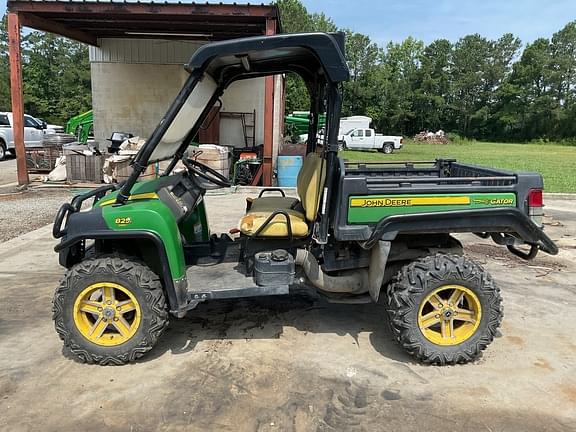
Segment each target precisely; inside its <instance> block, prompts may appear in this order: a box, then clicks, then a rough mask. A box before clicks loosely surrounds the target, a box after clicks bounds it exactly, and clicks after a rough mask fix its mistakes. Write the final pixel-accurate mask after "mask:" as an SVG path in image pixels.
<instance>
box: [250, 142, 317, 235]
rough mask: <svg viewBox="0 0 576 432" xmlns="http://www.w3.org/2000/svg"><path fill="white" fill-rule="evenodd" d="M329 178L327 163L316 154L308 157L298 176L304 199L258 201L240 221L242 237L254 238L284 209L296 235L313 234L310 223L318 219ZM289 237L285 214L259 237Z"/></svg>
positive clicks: (255, 201)
mask: <svg viewBox="0 0 576 432" xmlns="http://www.w3.org/2000/svg"><path fill="white" fill-rule="evenodd" d="M325 176H326V175H325V170H324V169H323V160H322V159H321V158H320V157H318V155H316V154H315V153H310V154H308V156H306V160H305V162H304V165H303V166H302V169H301V170H300V173H299V175H298V196H299V197H300V200H299V201H298V200H296V199H295V198H290V197H279V196H267V197H261V198H257V199H255V200H254V201H253V203H252V207H251V208H250V210H249V211H248V212H247V213H246V215H245V216H244V217H243V218H242V219H241V220H240V231H241V232H242V234H244V235H247V236H254V235H255V234H256V233H257V232H258V229H259V228H260V227H261V226H262V225H263V224H264V222H266V220H267V219H268V218H269V217H271V216H272V214H273V213H274V212H275V211H277V210H282V211H285V212H286V213H287V214H288V215H289V216H290V227H291V229H292V236H293V237H305V236H307V235H308V233H309V231H310V225H309V223H312V222H314V220H316V215H317V213H318V204H319V203H320V194H321V193H322V189H323V188H324V179H325ZM293 207H295V208H293ZM287 236H288V221H287V220H286V217H285V216H284V215H282V214H278V215H276V216H274V218H273V219H272V220H271V221H270V223H269V224H268V225H267V226H266V227H265V228H264V229H263V230H262V231H261V232H260V233H259V234H258V237H287Z"/></svg>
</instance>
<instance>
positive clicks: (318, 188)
mask: <svg viewBox="0 0 576 432" xmlns="http://www.w3.org/2000/svg"><path fill="white" fill-rule="evenodd" d="M325 180H326V164H325V163H324V160H323V159H322V158H321V157H318V156H317V155H315V158H314V160H313V165H311V167H310V173H309V175H308V182H307V185H306V191H305V194H304V197H303V199H302V198H301V201H302V206H303V207H304V210H305V215H306V220H308V221H309V222H314V221H315V220H316V215H317V214H318V206H319V204H320V197H321V196H322V191H323V189H324V181H325Z"/></svg>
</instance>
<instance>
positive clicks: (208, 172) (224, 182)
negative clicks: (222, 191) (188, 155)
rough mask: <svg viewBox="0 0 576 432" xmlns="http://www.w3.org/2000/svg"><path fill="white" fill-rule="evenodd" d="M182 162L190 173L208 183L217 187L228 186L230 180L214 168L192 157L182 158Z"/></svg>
mask: <svg viewBox="0 0 576 432" xmlns="http://www.w3.org/2000/svg"><path fill="white" fill-rule="evenodd" d="M182 163H183V164H184V166H185V167H186V168H187V169H188V171H189V172H190V173H191V174H194V175H197V176H198V177H201V178H203V179H204V180H206V181H207V182H209V183H212V184H214V185H216V186H219V187H230V186H231V183H230V181H229V180H228V179H227V178H226V177H224V176H223V175H222V174H220V173H219V172H218V171H216V170H215V169H212V168H210V167H209V166H207V165H204V164H203V163H200V162H198V161H197V160H194V159H184V158H182Z"/></svg>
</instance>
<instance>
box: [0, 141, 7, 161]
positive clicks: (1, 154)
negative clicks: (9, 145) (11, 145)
mask: <svg viewBox="0 0 576 432" xmlns="http://www.w3.org/2000/svg"><path fill="white" fill-rule="evenodd" d="M4 159H6V144H5V143H4V141H2V140H0V161H3V160H4Z"/></svg>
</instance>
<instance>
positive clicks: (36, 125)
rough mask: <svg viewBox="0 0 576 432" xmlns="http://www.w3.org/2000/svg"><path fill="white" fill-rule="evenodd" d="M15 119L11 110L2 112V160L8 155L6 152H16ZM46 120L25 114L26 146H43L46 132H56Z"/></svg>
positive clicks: (0, 130) (0, 148)
mask: <svg viewBox="0 0 576 432" xmlns="http://www.w3.org/2000/svg"><path fill="white" fill-rule="evenodd" d="M13 124H14V119H13V117H12V113H11V112H0V161H1V160H3V159H4V158H5V157H6V152H8V151H9V152H10V153H12V154H14V152H15V150H14V129H13V127H12V125H13ZM56 132H57V131H56V130H54V129H51V128H48V127H47V125H46V124H45V123H44V122H40V121H38V120H37V119H35V118H34V117H32V116H30V115H28V114H24V145H25V146H26V147H41V146H42V139H43V138H44V135H45V134H50V133H56Z"/></svg>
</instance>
